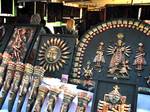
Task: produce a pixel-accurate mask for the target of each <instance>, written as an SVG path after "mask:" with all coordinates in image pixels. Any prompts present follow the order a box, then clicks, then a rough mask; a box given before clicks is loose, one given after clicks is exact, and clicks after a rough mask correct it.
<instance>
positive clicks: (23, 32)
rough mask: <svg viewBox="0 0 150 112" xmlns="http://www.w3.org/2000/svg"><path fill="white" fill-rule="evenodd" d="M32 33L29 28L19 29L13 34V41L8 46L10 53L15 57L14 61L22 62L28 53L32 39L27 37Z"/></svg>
mask: <svg viewBox="0 0 150 112" xmlns="http://www.w3.org/2000/svg"><path fill="white" fill-rule="evenodd" d="M28 33H31V31H30V30H29V29H27V28H18V29H16V30H15V32H14V34H13V38H12V40H11V41H10V42H9V44H8V47H9V48H8V49H7V51H8V53H10V55H11V56H12V57H13V60H14V61H21V60H22V58H23V55H24V53H25V52H26V50H27V48H26V44H27V42H28V40H29V38H30V37H28V36H27V34H28Z"/></svg>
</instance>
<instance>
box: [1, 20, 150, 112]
mask: <svg viewBox="0 0 150 112" xmlns="http://www.w3.org/2000/svg"><path fill="white" fill-rule="evenodd" d="M40 28H41V27H40V26H34V25H16V26H14V27H13V29H14V30H13V31H12V33H11V34H12V35H10V37H8V36H7V38H6V39H7V42H6V43H5V45H4V47H1V48H2V49H3V50H2V52H1V53H2V56H1V57H2V58H1V65H0V74H1V75H0V80H1V81H0V89H1V91H0V108H1V109H8V110H9V111H22V112H25V111H35V112H37V111H49V112H52V111H53V112H58V111H61V112H90V111H92V112H109V111H112V112H135V111H136V103H137V95H138V92H141V93H145V94H149V93H150V92H149V91H150V75H149V72H150V58H149V57H150V49H149V48H150V44H149V42H150V38H149V37H150V26H149V25H148V24H145V23H143V22H142V21H137V20H132V19H117V20H112V21H106V22H104V23H101V24H99V25H97V26H95V27H93V28H91V29H90V30H88V31H87V32H86V33H85V34H84V35H83V36H82V39H81V41H79V43H78V45H77V46H75V44H76V39H75V37H74V36H73V35H41V36H39V35H38V34H39V31H40ZM1 29H2V28H1V27H0V31H1ZM7 35H8V34H7ZM2 36H6V34H3V31H2ZM3 41H4V40H3V39H2V40H1V42H2V43H3ZM32 53H33V54H32ZM32 55H34V56H33V57H32V58H31V56H32ZM30 61H31V63H30ZM27 62H28V63H27ZM68 79H69V83H73V84H67V82H68ZM58 80H59V81H58ZM74 84H78V85H74ZM81 89H84V90H86V91H83V90H81ZM89 91H92V92H93V93H91V92H89ZM89 105H90V106H89ZM91 105H92V110H91Z"/></svg>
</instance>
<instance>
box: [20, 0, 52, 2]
mask: <svg viewBox="0 0 150 112" xmlns="http://www.w3.org/2000/svg"><path fill="white" fill-rule="evenodd" d="M38 1H40V2H48V1H49V0H18V1H17V2H38Z"/></svg>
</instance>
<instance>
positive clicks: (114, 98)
mask: <svg viewBox="0 0 150 112" xmlns="http://www.w3.org/2000/svg"><path fill="white" fill-rule="evenodd" d="M119 89H120V88H119V87H118V85H115V86H114V87H113V91H111V92H110V93H108V94H105V95H104V101H102V100H99V102H98V109H97V112H131V104H126V99H127V98H126V96H122V95H121V94H120V92H119Z"/></svg>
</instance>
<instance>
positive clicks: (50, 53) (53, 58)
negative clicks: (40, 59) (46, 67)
mask: <svg viewBox="0 0 150 112" xmlns="http://www.w3.org/2000/svg"><path fill="white" fill-rule="evenodd" d="M60 56H61V51H60V49H59V48H58V47H57V46H50V47H49V48H48V49H47V51H46V54H45V58H46V60H47V62H48V63H55V62H57V61H58V60H59V59H60Z"/></svg>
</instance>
